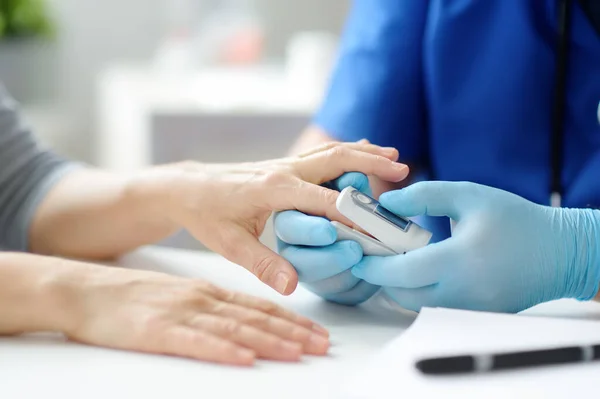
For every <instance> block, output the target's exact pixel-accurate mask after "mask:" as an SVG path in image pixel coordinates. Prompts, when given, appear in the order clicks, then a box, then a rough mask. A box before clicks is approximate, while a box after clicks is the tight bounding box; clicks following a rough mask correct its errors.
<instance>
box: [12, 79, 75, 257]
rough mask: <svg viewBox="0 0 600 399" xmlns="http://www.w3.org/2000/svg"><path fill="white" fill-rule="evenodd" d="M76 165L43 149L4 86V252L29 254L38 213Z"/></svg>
mask: <svg viewBox="0 0 600 399" xmlns="http://www.w3.org/2000/svg"><path fill="white" fill-rule="evenodd" d="M75 167H76V164H74V163H71V162H68V161H67V160H65V159H62V158H60V157H59V156H58V155H56V154H54V153H52V152H51V151H49V150H46V149H44V148H42V147H41V146H40V145H39V143H38V142H37V141H36V139H35V137H34V135H33V134H32V132H31V130H30V129H29V128H28V127H27V126H26V125H25V124H24V122H23V120H22V118H21V116H20V115H19V110H18V107H17V104H16V102H15V101H14V100H13V99H12V98H11V97H10V96H9V94H8V93H7V92H6V89H5V88H4V87H3V86H2V85H0V250H7V251H27V250H28V248H29V243H28V233H29V228H30V225H31V222H32V219H33V216H34V214H35V210H36V208H37V207H38V205H39V204H40V202H41V201H42V200H43V198H44V196H45V195H46V194H47V193H48V191H49V190H50V189H51V188H52V187H53V185H54V184H56V183H57V181H58V180H59V179H60V178H61V177H62V176H64V175H65V173H67V172H68V171H70V170H72V169H73V168H75Z"/></svg>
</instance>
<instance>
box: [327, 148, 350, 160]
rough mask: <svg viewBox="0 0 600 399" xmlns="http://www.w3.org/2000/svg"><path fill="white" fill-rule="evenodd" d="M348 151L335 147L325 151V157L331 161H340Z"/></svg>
mask: <svg viewBox="0 0 600 399" xmlns="http://www.w3.org/2000/svg"><path fill="white" fill-rule="evenodd" d="M349 151H350V150H349V149H348V148H347V147H343V146H340V145H337V146H335V147H332V148H330V149H329V150H327V156H328V157H329V158H333V159H340V158H344V157H346V156H347V155H348V153H349Z"/></svg>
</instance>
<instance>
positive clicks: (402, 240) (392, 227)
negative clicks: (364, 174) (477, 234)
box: [332, 187, 432, 256]
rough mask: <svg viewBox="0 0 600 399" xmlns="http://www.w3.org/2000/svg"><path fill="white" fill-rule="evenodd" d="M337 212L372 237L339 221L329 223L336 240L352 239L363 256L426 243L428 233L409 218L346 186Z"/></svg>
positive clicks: (429, 236) (416, 247)
mask: <svg viewBox="0 0 600 399" xmlns="http://www.w3.org/2000/svg"><path fill="white" fill-rule="evenodd" d="M336 207H337V209H338V211H339V212H340V213H341V214H342V215H343V216H345V217H346V218H348V219H349V220H350V221H352V222H353V223H354V224H356V225H357V226H359V227H360V228H361V229H363V230H365V231H366V232H368V233H369V234H371V235H372V236H373V237H374V238H373V237H369V236H367V235H365V234H363V233H361V232H360V231H357V230H354V229H352V228H350V227H347V226H345V225H343V224H342V223H338V222H332V223H333V225H334V226H335V228H336V230H337V233H338V241H341V240H354V241H356V242H358V243H359V244H360V245H361V246H362V247H363V251H364V254H365V255H375V256H390V255H396V254H405V253H406V252H409V251H412V250H415V249H418V248H422V247H424V246H426V245H427V244H429V241H430V240H431V237H432V233H431V232H429V231H427V230H425V229H424V228H422V227H421V226H419V225H418V224H416V223H414V222H413V221H411V220H409V219H406V218H403V217H401V216H398V215H396V214H394V213H392V212H390V211H389V210H387V209H386V208H384V207H383V206H382V205H381V204H380V203H379V202H378V201H377V200H375V199H373V198H371V197H370V196H368V195H366V194H364V193H361V192H360V191H358V190H357V189H355V188H354V187H347V188H345V189H344V190H342V192H341V193H340V195H339V197H338V199H337V202H336Z"/></svg>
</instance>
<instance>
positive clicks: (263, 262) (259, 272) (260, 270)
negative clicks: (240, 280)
mask: <svg viewBox="0 0 600 399" xmlns="http://www.w3.org/2000/svg"><path fill="white" fill-rule="evenodd" d="M274 265H275V259H273V257H270V256H267V257H264V258H262V259H260V260H259V261H258V262H256V263H255V264H254V266H253V267H252V273H253V274H254V275H255V276H256V277H258V278H259V279H260V280H261V281H263V282H266V281H267V279H268V277H269V276H270V275H271V273H272V270H273V267H274Z"/></svg>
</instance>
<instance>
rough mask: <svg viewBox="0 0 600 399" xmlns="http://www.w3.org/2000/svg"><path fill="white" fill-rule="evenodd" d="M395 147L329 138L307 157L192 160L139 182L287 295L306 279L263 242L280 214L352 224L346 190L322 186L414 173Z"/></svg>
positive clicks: (173, 214)
mask: <svg viewBox="0 0 600 399" xmlns="http://www.w3.org/2000/svg"><path fill="white" fill-rule="evenodd" d="M397 158H398V152H397V151H396V150H395V149H390V148H381V147H378V146H375V145H371V144H366V143H344V144H341V143H329V144H326V145H324V146H321V147H319V148H317V149H315V150H312V151H310V152H307V153H305V154H301V155H299V156H295V157H290V158H284V159H277V160H272V161H264V162H257V163H244V164H231V165H218V164H211V165H207V164H200V163H195V162H188V163H182V164H175V165H167V166H162V167H158V168H154V169H151V170H150V171H148V172H147V173H145V174H144V175H143V177H142V178H141V179H140V181H139V184H138V186H139V190H140V191H141V192H142V193H144V194H143V195H145V196H147V197H159V198H165V200H164V202H163V203H164V209H161V210H160V211H161V212H166V213H167V215H168V216H169V217H170V218H171V219H172V220H173V221H174V222H175V223H176V224H178V225H180V226H183V227H185V228H186V229H187V230H188V231H189V232H190V233H191V234H192V235H193V236H194V237H195V238H196V239H198V240H199V241H201V242H202V243H203V244H204V245H206V246H207V247H208V248H210V249H212V250H214V251H216V252H218V253H220V254H222V255H223V256H224V257H225V258H227V259H229V260H231V261H232V262H235V263H237V264H239V265H242V266H243V267H245V268H246V269H248V270H249V271H251V272H252V273H253V274H255V275H256V276H257V277H258V278H260V279H261V280H262V281H264V282H265V283H267V284H268V285H269V286H271V287H273V288H274V289H276V290H277V291H278V292H280V293H282V294H290V293H292V292H293V291H294V289H295V288H296V286H297V284H298V276H297V273H296V270H295V269H294V267H292V265H291V264H290V263H289V262H288V261H287V260H285V259H284V258H283V257H281V256H279V255H278V254H276V253H275V252H273V251H271V250H270V249H269V248H267V247H266V246H264V245H263V244H261V243H260V242H259V237H260V235H261V234H262V232H263V231H264V228H265V224H266V222H267V220H268V218H269V217H270V215H271V213H272V212H273V211H282V210H291V209H295V210H299V211H302V212H306V213H309V214H312V215H316V216H324V217H327V218H328V219H330V220H338V221H341V222H344V223H347V224H349V223H350V222H349V221H347V220H345V218H343V217H342V216H341V215H340V214H339V213H338V211H337V209H336V206H335V202H336V200H337V197H338V195H339V193H338V192H337V191H335V190H330V189H327V188H324V187H322V186H320V184H322V183H324V182H327V181H330V180H332V179H335V178H337V177H339V176H340V175H342V174H344V173H346V172H351V171H356V172H362V173H364V174H366V175H373V176H377V177H379V178H381V179H384V180H387V181H392V182H397V181H401V180H403V179H404V178H405V177H406V176H407V174H408V168H407V167H406V166H405V165H402V164H399V163H396V162H395V161H396V160H397Z"/></svg>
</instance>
